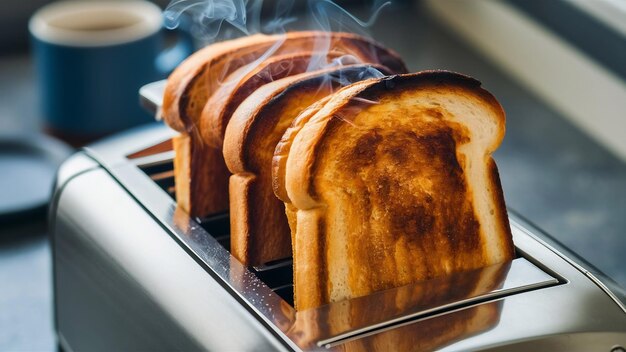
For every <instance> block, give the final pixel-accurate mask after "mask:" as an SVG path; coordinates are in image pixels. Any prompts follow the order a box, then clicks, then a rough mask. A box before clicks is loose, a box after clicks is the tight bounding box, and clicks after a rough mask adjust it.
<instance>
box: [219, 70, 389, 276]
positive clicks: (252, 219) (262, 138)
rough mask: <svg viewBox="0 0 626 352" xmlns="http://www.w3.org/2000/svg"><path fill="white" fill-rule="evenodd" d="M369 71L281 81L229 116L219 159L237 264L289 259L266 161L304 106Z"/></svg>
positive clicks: (287, 237) (306, 75)
mask: <svg viewBox="0 0 626 352" xmlns="http://www.w3.org/2000/svg"><path fill="white" fill-rule="evenodd" d="M372 68H373V66H371V65H351V66H344V67H340V68H329V69H323V70H319V71H314V72H308V73H303V74H299V75H295V76H290V77H286V78H283V79H280V80H277V81H275V82H272V83H268V84H266V85H264V86H262V87H260V88H258V89H257V90H256V91H255V92H254V93H252V95H250V96H249V97H248V98H247V99H245V100H244V101H243V102H242V103H241V105H239V107H238V108H237V110H236V111H235V112H234V114H233V116H232V118H231V119H230V122H229V124H228V126H227V128H226V134H225V137H224V159H225V161H226V165H227V166H228V169H229V170H230V171H231V172H232V174H233V175H232V176H231V177H230V182H229V194H230V219H231V228H230V230H231V236H230V238H231V247H230V248H231V253H232V254H233V255H234V256H235V257H236V258H238V259H239V260H240V261H241V262H242V263H244V264H249V265H259V264H263V263H266V262H269V261H273V260H278V259H282V258H287V257H289V256H291V253H292V249H291V237H290V230H289V224H288V222H287V218H286V216H285V209H284V205H283V202H281V201H280V200H278V199H277V198H276V197H275V196H274V194H273V191H272V157H273V155H274V149H275V148H276V144H277V143H278V141H279V140H280V138H281V137H282V135H283V133H284V132H285V130H286V129H287V127H288V126H289V125H290V124H291V122H292V120H293V119H294V118H295V117H296V116H297V115H298V114H299V113H300V112H301V111H302V110H303V109H305V108H306V107H307V106H309V105H310V104H312V103H314V102H316V101H317V100H319V99H321V98H323V97H325V96H327V95H328V94H330V93H332V92H334V91H335V90H337V89H339V88H340V87H342V86H343V85H345V84H349V82H350V81H354V80H358V79H359V77H364V75H363V73H366V72H368V70H369V71H371V70H372ZM374 71H375V72H377V73H378V74H380V71H383V72H386V71H388V69H386V68H383V67H382V66H378V67H376V68H375V70H374Z"/></svg>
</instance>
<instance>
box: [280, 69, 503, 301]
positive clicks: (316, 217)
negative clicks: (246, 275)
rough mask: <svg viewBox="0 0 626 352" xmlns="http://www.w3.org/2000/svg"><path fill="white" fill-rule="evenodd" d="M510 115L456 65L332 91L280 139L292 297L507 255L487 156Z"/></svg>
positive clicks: (386, 283)
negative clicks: (291, 229) (291, 227)
mask: <svg viewBox="0 0 626 352" xmlns="http://www.w3.org/2000/svg"><path fill="white" fill-rule="evenodd" d="M504 125H505V115H504V112H503V110H502V108H501V106H500V104H499V103H498V102H497V101H496V99H495V98H494V97H493V96H492V95H491V94H490V93H488V92H487V91H485V90H484V89H482V88H481V87H480V82H478V81H476V80H473V79H471V78H469V77H466V76H462V75H459V74H455V73H451V72H444V71H428V72H421V73H417V74H409V75H400V76H392V77H388V78H383V79H375V80H369V81H365V82H360V83H357V84H354V85H352V86H348V87H346V88H344V89H342V90H340V91H338V92H337V93H335V94H334V95H333V96H332V97H331V99H330V100H329V101H328V102H327V103H326V104H325V105H324V106H323V107H322V108H321V109H320V110H319V111H318V112H317V113H316V114H315V115H314V116H312V117H310V118H309V119H308V122H306V123H305V124H304V126H303V127H302V128H301V129H300V130H299V131H298V132H297V133H295V134H294V133H291V134H290V136H291V137H290V138H291V143H290V144H291V145H290V147H289V148H285V147H284V146H283V148H282V149H283V150H284V149H288V150H289V154H288V157H287V160H286V163H285V166H284V169H283V171H284V186H285V189H284V191H285V192H284V193H286V194H287V196H288V200H289V201H291V203H292V206H293V207H294V208H295V209H296V218H297V221H296V231H295V242H294V248H295V250H294V286H295V291H296V292H297V295H296V296H295V301H296V306H297V308H298V309H306V308H310V307H316V306H318V305H321V304H324V303H327V302H334V301H338V300H342V299H345V298H350V297H359V296H363V295H367V294H370V293H371V292H375V291H378V290H383V289H387V288H390V287H397V286H401V285H404V284H407V283H410V282H415V281H420V280H425V279H429V278H433V277H437V276H442V275H446V274H449V273H453V272H458V271H466V270H471V269H475V268H479V267H484V266H487V265H490V264H494V263H499V262H504V261H508V260H511V259H512V258H513V256H514V248H513V242H512V238H511V233H510V228H509V224H508V218H507V213H506V208H505V205H504V198H503V195H502V188H501V185H500V180H499V176H498V171H497V168H496V165H495V162H494V161H493V159H492V158H491V153H492V152H493V151H495V150H496V148H497V147H498V146H499V145H500V143H501V140H502V138H503V136H504V128H505V127H504ZM285 142H286V141H283V144H289V143H285ZM277 157H280V155H277ZM278 169H279V170H278V172H277V173H278V175H276V177H280V176H279V174H280V171H281V169H280V167H279V168H278ZM275 174H276V172H275ZM275 184H276V185H280V184H281V182H276V183H275ZM277 193H278V194H281V192H280V191H279V192H277ZM283 198H284V197H283Z"/></svg>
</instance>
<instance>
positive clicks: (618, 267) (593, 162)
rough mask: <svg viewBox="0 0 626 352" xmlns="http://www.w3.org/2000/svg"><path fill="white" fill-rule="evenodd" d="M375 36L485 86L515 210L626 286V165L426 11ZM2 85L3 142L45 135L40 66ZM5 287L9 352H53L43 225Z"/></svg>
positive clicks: (24, 235)
mask: <svg viewBox="0 0 626 352" xmlns="http://www.w3.org/2000/svg"><path fill="white" fill-rule="evenodd" d="M373 33H374V37H375V38H377V39H378V40H380V41H381V42H383V43H385V44H386V45H388V46H390V47H392V48H394V49H396V50H397V51H399V52H400V54H401V55H402V56H403V57H404V58H405V60H406V62H407V63H408V64H409V66H410V69H412V70H421V69H434V68H437V69H451V70H454V71H458V72H463V73H466V74H469V75H471V76H474V77H476V78H479V79H480V80H481V81H482V82H483V84H484V86H485V87H486V88H487V89H488V90H490V91H491V92H492V93H493V94H494V95H495V96H496V97H497V98H498V99H499V100H500V102H501V103H502V105H503V106H504V108H505V111H506V112H507V116H508V121H507V136H506V138H505V140H504V142H503V144H502V146H501V147H500V149H499V150H498V151H497V152H496V153H495V158H496V160H497V163H498V166H499V169H500V174H501V179H502V184H503V188H504V193H505V198H506V201H507V205H508V206H509V207H510V208H512V209H515V210H516V211H517V212H519V213H520V214H522V215H523V216H524V217H526V218H528V219H529V220H531V221H532V222H534V223H535V224H537V225H538V226H539V227H541V228H543V229H544V230H545V231H547V232H548V233H550V234H552V235H553V236H554V237H556V238H557V239H558V240H559V241H561V242H562V243H564V244H565V245H567V246H568V247H570V248H571V249H573V250H574V251H575V252H577V253H579V254H580V255H582V256H583V257H584V258H586V259H587V260H589V261H590V262H592V263H593V264H594V265H595V266H597V267H598V268H599V269H601V270H603V271H605V272H606V273H607V274H609V276H611V277H613V278H614V279H615V280H616V281H618V282H619V283H621V284H622V286H626V265H625V263H624V260H623V253H624V252H626V236H624V234H625V233H626V216H624V215H625V214H626V164H625V163H623V162H622V161H620V160H619V159H617V158H616V157H615V156H613V155H611V154H610V153H609V152H608V151H607V150H606V149H605V148H603V147H602V146H600V145H598V144H597V143H596V142H594V141H593V140H592V139H590V138H589V137H588V136H587V135H586V134H584V133H583V132H581V131H580V130H578V129H577V128H576V127H574V126H573V125H572V124H571V123H570V122H569V121H567V120H566V119H565V118H563V117H562V116H560V115H559V114H558V113H556V112H555V111H553V110H552V109H550V108H549V107H548V106H546V105H545V104H544V103H543V102H542V101H541V100H540V99H539V98H538V97H536V96H534V95H533V94H532V93H531V92H529V91H527V90H525V89H524V88H523V87H521V86H520V85H518V84H517V83H516V82H514V81H513V80H512V79H511V78H510V77H508V76H507V75H506V74H505V73H503V72H501V71H499V70H498V69H497V68H495V67H494V66H492V65H491V64H490V63H489V62H486V61H485V60H484V59H483V58H481V57H480V56H479V55H478V54H477V53H476V52H474V51H473V50H472V49H471V48H469V47H468V46H466V45H465V44H464V43H463V42H461V41H459V40H458V39H457V38H455V37H454V36H452V35H451V34H450V33H448V32H447V31H446V30H445V29H442V28H441V27H439V26H438V25H437V24H435V23H433V21H432V20H430V19H429V18H428V17H427V16H425V15H424V13H422V11H421V10H420V9H418V10H413V9H399V10H395V11H391V12H387V13H384V14H383V15H382V16H381V17H380V19H379V21H378V23H377V24H376V25H375V27H374V28H373ZM0 77H2V79H1V80H0V132H1V133H17V132H20V131H33V130H37V129H38V128H39V127H40V120H39V117H38V114H37V110H36V101H37V100H36V93H35V88H36V85H35V84H36V83H35V81H34V72H33V68H32V63H31V59H30V58H29V57H28V56H14V57H0ZM625 130H626V128H625ZM0 172H1V170H0ZM0 282H2V283H3V284H2V286H1V287H2V288H1V289H0V350H3V351H4V350H11V351H53V350H54V349H55V346H56V345H55V341H54V335H53V331H52V329H53V328H52V326H53V325H52V278H51V253H50V246H49V243H48V238H47V234H46V230H45V224H44V223H43V221H38V222H36V223H33V224H28V225H15V226H11V227H3V228H0Z"/></svg>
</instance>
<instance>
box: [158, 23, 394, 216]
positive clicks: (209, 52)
mask: <svg viewBox="0 0 626 352" xmlns="http://www.w3.org/2000/svg"><path fill="white" fill-rule="evenodd" d="M320 38H322V39H320ZM320 40H328V42H329V43H328V44H329V48H330V50H331V51H332V52H337V53H341V54H343V55H351V56H354V57H356V58H358V59H359V60H361V61H364V62H370V61H371V62H379V61H380V62H384V63H385V65H388V67H390V68H392V69H393V70H394V71H393V72H406V67H405V65H404V63H403V62H402V60H401V59H400V58H399V56H398V55H397V54H396V53H394V52H393V51H391V50H388V49H386V48H384V47H382V46H380V45H378V44H377V43H376V42H374V41H372V40H370V39H367V38H364V37H361V36H358V35H355V34H351V33H325V32H315V31H309V32H290V33H287V34H284V35H272V36H268V35H261V34H258V35H252V36H247V37H243V38H239V39H235V40H230V41H225V42H220V43H216V44H213V45H210V46H208V47H206V48H204V49H202V50H199V51H198V52H196V53H194V54H193V55H192V56H190V57H189V58H188V59H187V60H185V61H184V62H183V63H182V64H181V65H179V67H178V68H177V69H176V70H175V71H174V72H173V73H172V74H171V75H170V77H169V78H168V82H167V85H166V87H165V94H164V97H163V107H162V116H163V119H164V120H165V122H166V123H167V124H168V125H169V126H170V127H172V128H174V129H176V130H178V131H181V132H182V133H183V135H181V136H180V137H178V138H177V139H178V140H177V141H176V142H175V143H174V145H175V148H176V149H175V152H176V155H177V157H176V159H177V161H178V162H177V163H176V166H177V167H176V168H175V178H176V195H177V203H178V205H179V206H180V207H182V208H183V209H185V210H187V211H188V212H189V213H190V214H191V215H193V216H204V215H208V214H211V213H216V212H221V211H225V210H226V209H228V201H227V195H226V194H225V191H224V190H225V189H226V187H227V176H226V175H227V174H228V173H224V172H223V171H224V170H226V167H225V165H224V163H223V160H222V159H221V157H220V151H219V150H212V149H209V148H208V147H207V146H206V143H205V141H203V140H202V138H201V136H200V131H199V128H200V127H201V126H200V117H201V113H202V110H203V109H204V106H205V105H206V103H207V100H208V99H209V97H211V96H212V94H213V93H214V92H215V91H216V90H217V89H218V88H219V87H221V86H222V85H223V80H224V79H225V78H226V77H227V76H229V75H230V74H231V73H233V72H234V71H236V70H237V69H240V68H241V67H243V66H245V65H248V64H250V63H252V62H256V61H259V60H261V59H265V58H266V56H267V57H271V56H272V55H281V54H288V53H296V52H302V51H311V50H313V48H315V47H316V45H318V44H319V43H320ZM270 49H271V50H270ZM268 50H269V51H268ZM183 167H184V168H183Z"/></svg>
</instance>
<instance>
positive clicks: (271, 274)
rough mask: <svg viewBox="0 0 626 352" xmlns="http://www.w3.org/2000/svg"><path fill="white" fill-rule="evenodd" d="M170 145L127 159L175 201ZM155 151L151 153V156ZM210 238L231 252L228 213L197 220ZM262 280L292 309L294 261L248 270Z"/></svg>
mask: <svg viewBox="0 0 626 352" xmlns="http://www.w3.org/2000/svg"><path fill="white" fill-rule="evenodd" d="M164 145H165V146H167V145H169V147H170V149H171V143H169V144H166V143H165V142H164V143H160V144H158V145H157V146H160V147H158V148H155V147H150V148H147V149H145V150H142V151H138V152H136V153H133V154H130V155H129V156H127V158H129V159H131V160H132V161H133V163H134V164H135V165H136V166H137V167H138V168H139V169H140V170H141V171H143V172H144V173H145V174H146V175H147V176H148V177H150V179H151V180H152V181H154V182H155V183H156V184H157V185H158V186H159V187H160V188H161V189H162V190H163V191H165V192H167V193H168V194H169V195H170V196H171V197H172V198H173V199H174V200H175V199H176V192H175V183H174V182H175V181H174V162H173V156H174V155H173V151H171V150H166V149H167V147H166V148H165V150H164V148H163V146H164ZM151 151H152V153H151ZM193 221H195V222H197V223H198V224H199V225H200V226H201V227H202V228H203V229H204V230H205V231H206V232H207V233H208V234H209V235H211V236H212V237H213V238H215V240H217V242H218V243H219V244H220V245H222V247H224V249H226V250H227V251H229V252H230V219H229V215H228V213H222V214H216V215H212V216H209V217H206V218H194V219H193ZM248 270H250V271H251V272H252V273H253V274H254V275H255V276H256V277H257V278H258V279H259V280H261V281H262V282H263V283H265V284H266V285H267V286H268V287H269V288H270V289H271V290H272V291H273V292H274V293H276V294H277V295H278V296H279V297H280V298H282V299H283V300H285V301H286V302H287V303H289V305H291V306H292V307H293V262H292V260H291V258H285V259H282V260H277V261H274V262H270V263H266V264H265V265H262V266H257V267H249V268H248Z"/></svg>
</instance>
